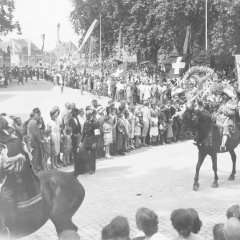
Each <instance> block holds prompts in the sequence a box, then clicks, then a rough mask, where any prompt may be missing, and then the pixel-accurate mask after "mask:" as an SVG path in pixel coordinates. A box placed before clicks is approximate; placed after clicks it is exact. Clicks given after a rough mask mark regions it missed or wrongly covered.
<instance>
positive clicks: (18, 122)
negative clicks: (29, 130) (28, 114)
mask: <svg viewBox="0 0 240 240" xmlns="http://www.w3.org/2000/svg"><path fill="white" fill-rule="evenodd" d="M13 121H14V128H15V135H16V136H17V137H18V139H20V140H21V141H22V140H23V135H24V129H23V124H22V119H21V118H20V117H15V118H13Z"/></svg>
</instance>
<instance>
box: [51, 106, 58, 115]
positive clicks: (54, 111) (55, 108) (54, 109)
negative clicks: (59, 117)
mask: <svg viewBox="0 0 240 240" xmlns="http://www.w3.org/2000/svg"><path fill="white" fill-rule="evenodd" d="M59 111H60V110H59V107H58V106H54V107H53V108H52V110H51V111H50V116H53V115H54V114H55V113H56V112H59Z"/></svg>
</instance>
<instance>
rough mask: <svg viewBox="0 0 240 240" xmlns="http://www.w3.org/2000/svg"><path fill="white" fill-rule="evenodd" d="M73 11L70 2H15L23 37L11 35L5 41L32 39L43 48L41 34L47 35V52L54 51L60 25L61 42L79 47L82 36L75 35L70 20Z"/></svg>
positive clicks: (16, 15) (23, 0)
mask: <svg viewBox="0 0 240 240" xmlns="http://www.w3.org/2000/svg"><path fill="white" fill-rule="evenodd" d="M71 11H72V5H71V1H70V0H15V11H14V18H15V20H18V21H19V23H20V25H21V28H22V35H21V36H19V35H17V34H16V33H10V34H8V35H7V36H6V37H5V39H7V40H8V39H11V38H19V37H20V38H24V39H30V40H31V41H32V42H33V43H35V44H36V45H37V46H38V47H39V48H41V47H42V38H41V34H45V50H49V49H53V48H54V47H55V45H56V41H57V24H58V23H60V26H61V27H60V41H61V42H65V41H72V42H73V43H75V44H76V45H78V44H77V43H78V40H79V38H80V36H78V35H77V34H75V32H74V30H73V27H72V24H71V22H70V20H69V15H70V12H71Z"/></svg>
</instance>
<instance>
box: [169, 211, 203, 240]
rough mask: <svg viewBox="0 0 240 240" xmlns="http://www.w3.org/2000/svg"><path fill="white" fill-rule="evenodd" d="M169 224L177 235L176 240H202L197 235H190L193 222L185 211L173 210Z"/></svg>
mask: <svg viewBox="0 0 240 240" xmlns="http://www.w3.org/2000/svg"><path fill="white" fill-rule="evenodd" d="M171 222H172V226H173V227H174V229H176V231H177V232H178V234H179V237H178V239H189V240H190V239H191V240H202V238H201V237H200V236H199V235H197V234H195V233H192V224H193V220H192V217H191V214H190V213H189V212H188V211H187V210H186V209H177V210H174V211H173V212H172V214H171Z"/></svg>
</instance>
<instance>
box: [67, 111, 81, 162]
mask: <svg viewBox="0 0 240 240" xmlns="http://www.w3.org/2000/svg"><path fill="white" fill-rule="evenodd" d="M67 128H71V129H72V134H71V138H72V156H71V157H72V158H71V162H74V166H75V165H76V161H77V156H76V155H77V150H78V146H79V142H80V135H81V130H82V129H81V125H80V122H79V120H78V109H77V108H72V111H71V117H70V118H69V119H68V122H67Z"/></svg>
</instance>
